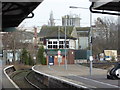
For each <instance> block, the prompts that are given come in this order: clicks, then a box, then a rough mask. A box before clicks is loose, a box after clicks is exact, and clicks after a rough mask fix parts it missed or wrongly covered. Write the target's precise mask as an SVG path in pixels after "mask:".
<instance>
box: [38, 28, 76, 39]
mask: <svg viewBox="0 0 120 90" xmlns="http://www.w3.org/2000/svg"><path fill="white" fill-rule="evenodd" d="M59 29H60V31H59ZM72 31H73V27H71V26H70V27H69V26H67V27H66V38H69V39H75V38H74V37H72V36H71V33H72ZM58 34H60V38H65V28H64V27H62V26H60V27H59V26H43V27H42V28H41V31H40V32H39V34H38V36H39V37H45V38H51V39H52V38H58Z"/></svg>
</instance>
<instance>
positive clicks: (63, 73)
mask: <svg viewBox="0 0 120 90" xmlns="http://www.w3.org/2000/svg"><path fill="white" fill-rule="evenodd" d="M34 69H35V70H37V71H39V72H41V73H45V74H48V75H51V76H54V77H57V78H60V79H63V80H66V81H69V82H72V83H75V84H78V85H83V86H87V85H85V84H84V83H82V82H80V81H77V80H74V79H69V78H66V77H69V76H81V77H82V76H90V68H89V67H85V66H82V65H78V64H72V65H67V68H66V66H65V65H60V66H59V65H53V66H49V65H36V66H35V67H34ZM106 74H107V70H104V69H98V68H92V76H95V75H105V76H106ZM87 87H89V86H87ZM90 87H91V86H90ZM92 88H94V87H92Z"/></svg>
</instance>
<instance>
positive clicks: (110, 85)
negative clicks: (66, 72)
mask: <svg viewBox="0 0 120 90" xmlns="http://www.w3.org/2000/svg"><path fill="white" fill-rule="evenodd" d="M71 75H72V76H75V75H73V74H71ZM75 77H78V78H82V79H85V80H90V81H93V82H96V83H100V84H103V85H108V86H112V87H114V88H120V87H119V86H116V85H112V84H109V83H104V82H100V81H97V80H93V79H89V78H85V77H81V76H75Z"/></svg>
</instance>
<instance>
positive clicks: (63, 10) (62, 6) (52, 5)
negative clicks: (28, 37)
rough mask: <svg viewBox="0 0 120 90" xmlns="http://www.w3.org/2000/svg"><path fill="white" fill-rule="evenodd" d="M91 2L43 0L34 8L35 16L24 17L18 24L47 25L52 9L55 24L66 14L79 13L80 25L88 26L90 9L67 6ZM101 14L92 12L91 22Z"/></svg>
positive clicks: (85, 4)
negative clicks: (30, 17)
mask: <svg viewBox="0 0 120 90" xmlns="http://www.w3.org/2000/svg"><path fill="white" fill-rule="evenodd" d="M90 5H91V2H89V0H43V2H42V3H41V4H40V5H39V6H38V7H37V8H36V9H35V10H34V14H35V16H34V17H33V18H32V19H25V20H24V21H23V22H22V23H21V24H20V26H24V27H34V26H42V25H47V24H48V20H49V17H50V12H51V11H53V17H54V19H60V20H55V23H56V24H55V25H62V24H61V22H62V21H61V17H62V16H64V15H67V14H70V13H71V14H77V15H80V18H81V21H80V22H81V24H80V25H81V26H82V27H83V26H90V24H89V22H90V18H89V17H90V11H89V9H80V8H77V9H73V8H69V6H77V7H84V8H89V7H90ZM100 16H102V15H101V14H92V19H93V20H92V22H94V19H95V18H96V17H100Z"/></svg>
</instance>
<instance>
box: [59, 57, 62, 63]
mask: <svg viewBox="0 0 120 90" xmlns="http://www.w3.org/2000/svg"><path fill="white" fill-rule="evenodd" d="M61 62H62V56H60V55H59V56H58V63H61Z"/></svg>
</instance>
